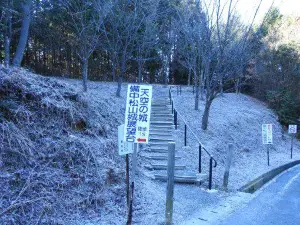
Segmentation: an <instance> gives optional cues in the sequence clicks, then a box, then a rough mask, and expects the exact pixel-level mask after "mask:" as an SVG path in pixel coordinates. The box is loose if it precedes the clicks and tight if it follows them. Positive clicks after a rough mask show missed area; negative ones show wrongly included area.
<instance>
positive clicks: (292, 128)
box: [289, 124, 297, 159]
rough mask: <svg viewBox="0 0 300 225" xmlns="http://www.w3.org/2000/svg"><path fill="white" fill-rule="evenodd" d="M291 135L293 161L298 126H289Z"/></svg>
mask: <svg viewBox="0 0 300 225" xmlns="http://www.w3.org/2000/svg"><path fill="white" fill-rule="evenodd" d="M289 134H291V136H292V137H291V159H292V158H293V145H294V137H295V135H296V134H297V125H292V124H290V125H289Z"/></svg>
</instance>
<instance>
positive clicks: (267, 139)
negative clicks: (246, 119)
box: [262, 124, 273, 145]
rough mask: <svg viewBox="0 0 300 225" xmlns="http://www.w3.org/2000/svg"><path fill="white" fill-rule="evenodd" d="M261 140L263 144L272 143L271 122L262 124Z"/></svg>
mask: <svg viewBox="0 0 300 225" xmlns="http://www.w3.org/2000/svg"><path fill="white" fill-rule="evenodd" d="M262 141H263V144H264V145H270V144H273V131H272V124H263V125H262Z"/></svg>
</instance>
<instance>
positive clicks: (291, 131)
mask: <svg viewBox="0 0 300 225" xmlns="http://www.w3.org/2000/svg"><path fill="white" fill-rule="evenodd" d="M289 134H297V125H289Z"/></svg>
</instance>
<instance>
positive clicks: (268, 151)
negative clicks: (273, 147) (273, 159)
mask: <svg viewBox="0 0 300 225" xmlns="http://www.w3.org/2000/svg"><path fill="white" fill-rule="evenodd" d="M267 154H268V166H270V150H269V145H267Z"/></svg>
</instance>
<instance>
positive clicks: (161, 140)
mask: <svg viewBox="0 0 300 225" xmlns="http://www.w3.org/2000/svg"><path fill="white" fill-rule="evenodd" d="M164 142H175V141H174V138H172V137H170V138H168V137H159V136H156V137H150V139H149V143H150V144H152V143H164Z"/></svg>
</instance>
